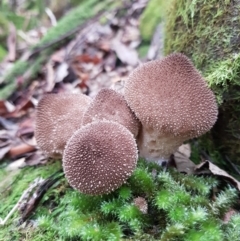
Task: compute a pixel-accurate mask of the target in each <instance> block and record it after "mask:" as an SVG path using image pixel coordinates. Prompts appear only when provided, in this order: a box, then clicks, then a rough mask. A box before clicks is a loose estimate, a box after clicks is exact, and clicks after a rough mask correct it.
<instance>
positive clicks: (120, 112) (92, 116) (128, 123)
mask: <svg viewBox="0 0 240 241" xmlns="http://www.w3.org/2000/svg"><path fill="white" fill-rule="evenodd" d="M99 120H111V121H115V122H117V123H119V124H121V125H123V126H125V127H126V128H127V129H128V130H129V131H130V132H132V133H133V135H134V136H135V137H136V136H137V134H138V130H139V127H140V122H139V121H138V119H137V118H136V116H135V114H134V113H133V112H132V111H131V109H130V108H129V106H128V105H127V102H126V100H125V99H124V97H123V96H122V95H121V94H120V93H118V92H116V91H115V90H112V89H102V90H100V91H99V93H98V94H97V95H96V97H95V98H94V99H93V101H92V102H91V104H90V106H89V108H88V109H87V110H86V112H85V113H84V116H83V125H86V124H88V123H91V122H93V121H99Z"/></svg>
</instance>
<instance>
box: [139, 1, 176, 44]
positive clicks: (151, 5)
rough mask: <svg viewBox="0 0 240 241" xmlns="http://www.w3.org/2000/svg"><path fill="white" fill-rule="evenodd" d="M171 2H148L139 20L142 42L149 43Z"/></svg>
mask: <svg viewBox="0 0 240 241" xmlns="http://www.w3.org/2000/svg"><path fill="white" fill-rule="evenodd" d="M171 1H172V0H168V1H163V0H150V1H149V2H148V4H147V7H146V8H145V10H144V12H143V14H142V15H141V18H140V32H141V36H142V38H143V40H144V41H147V42H150V41H151V39H152V36H153V34H154V31H155V29H156V27H157V25H158V24H159V23H160V22H161V20H162V19H163V18H164V17H165V14H166V9H167V8H168V6H171Z"/></svg>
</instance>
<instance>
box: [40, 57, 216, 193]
mask: <svg viewBox="0 0 240 241" xmlns="http://www.w3.org/2000/svg"><path fill="white" fill-rule="evenodd" d="M217 114H218V109H217V104H216V100H215V96H214V94H213V92H212V91H211V90H210V89H209V88H208V87H207V85H206V82H205V80H204V79H203V77H202V76H201V74H200V73H199V72H198V71H197V69H196V68H195V67H194V65H193V64H192V62H191V61H190V60H189V59H188V58H187V57H186V56H185V55H183V54H180V53H175V54H171V55H169V56H167V57H165V58H163V59H160V60H154V61H151V62H147V63H144V64H142V65H140V66H139V67H137V68H136V69H135V70H133V71H132V73H131V74H130V75H129V77H128V79H127V80H126V83H125V85H124V95H122V94H120V93H118V92H116V91H114V90H112V89H102V90H100V91H99V93H98V94H97V95H96V97H95V98H94V99H91V98H90V97H88V96H86V95H84V94H69V93H67V94H47V95H45V96H44V97H43V98H42V100H40V102H39V105H38V107H37V113H36V129H35V136H36V140H37V144H38V146H39V148H40V149H41V150H42V151H44V152H45V153H46V154H47V155H48V156H50V157H62V163H63V169H64V173H65V176H66V178H67V180H68V182H69V183H70V185H71V186H72V187H73V188H75V189H77V190H79V191H80V192H82V193H85V194H90V195H100V194H106V193H109V192H111V191H114V190H115V189H117V188H118V187H120V186H121V185H122V184H123V183H125V182H126V181H127V179H128V178H129V177H130V176H131V174H132V173H133V171H134V169H135V167H136V165H137V160H138V155H139V156H141V157H144V158H145V159H146V160H148V161H154V162H156V163H159V164H161V163H162V162H163V161H167V160H168V159H169V157H170V155H171V154H172V153H174V152H175V151H176V150H177V148H178V147H179V146H180V145H181V144H182V143H183V142H184V141H186V140H188V139H191V138H194V137H198V136H200V135H202V134H204V133H205V132H207V131H208V130H210V129H211V128H212V126H213V125H214V123H215V122H216V120H217Z"/></svg>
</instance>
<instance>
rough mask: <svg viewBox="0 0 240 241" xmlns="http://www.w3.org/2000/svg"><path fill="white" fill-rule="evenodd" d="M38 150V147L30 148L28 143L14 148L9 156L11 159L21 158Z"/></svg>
mask: <svg viewBox="0 0 240 241" xmlns="http://www.w3.org/2000/svg"><path fill="white" fill-rule="evenodd" d="M35 149H36V147H34V146H30V145H28V144H26V143H23V144H20V145H18V146H15V147H12V148H11V149H10V150H9V152H8V155H9V157H10V158H14V157H17V156H21V155H24V154H26V153H29V152H32V151H34V150H35Z"/></svg>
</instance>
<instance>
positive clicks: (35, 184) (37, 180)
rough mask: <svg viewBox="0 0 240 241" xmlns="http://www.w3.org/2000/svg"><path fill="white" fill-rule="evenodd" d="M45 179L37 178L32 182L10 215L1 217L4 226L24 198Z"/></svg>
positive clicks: (0, 221) (0, 222)
mask: <svg viewBox="0 0 240 241" xmlns="http://www.w3.org/2000/svg"><path fill="white" fill-rule="evenodd" d="M43 181H44V179H42V178H36V179H35V180H34V181H33V183H32V184H30V186H29V188H28V189H26V190H25V191H24V192H23V194H22V196H21V197H20V199H19V200H18V202H17V203H16V205H15V206H14V207H13V208H12V210H11V211H10V212H9V213H8V215H7V216H6V217H5V219H1V218H0V225H2V226H4V225H5V224H6V222H7V221H8V219H9V218H10V217H11V216H12V215H13V213H14V212H15V211H16V210H17V209H18V207H19V205H20V204H21V202H22V201H23V200H24V198H26V196H27V195H28V194H29V193H31V192H32V191H33V189H34V188H35V187H37V186H38V185H39V183H42V182H43Z"/></svg>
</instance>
